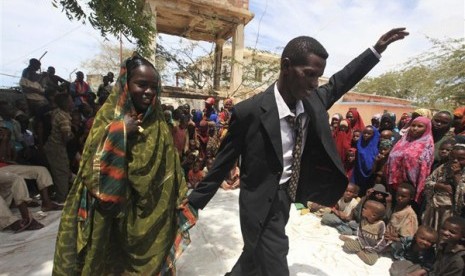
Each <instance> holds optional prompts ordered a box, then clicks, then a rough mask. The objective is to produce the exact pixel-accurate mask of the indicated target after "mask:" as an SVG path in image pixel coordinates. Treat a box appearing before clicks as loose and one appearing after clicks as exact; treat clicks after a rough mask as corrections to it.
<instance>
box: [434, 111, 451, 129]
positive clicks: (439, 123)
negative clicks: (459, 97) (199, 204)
mask: <svg viewBox="0 0 465 276" xmlns="http://www.w3.org/2000/svg"><path fill="white" fill-rule="evenodd" d="M451 122H452V118H451V117H450V116H449V115H447V114H446V113H437V114H436V115H434V116H433V119H432V120H431V124H432V127H433V131H441V130H447V129H449V126H450V124H451Z"/></svg>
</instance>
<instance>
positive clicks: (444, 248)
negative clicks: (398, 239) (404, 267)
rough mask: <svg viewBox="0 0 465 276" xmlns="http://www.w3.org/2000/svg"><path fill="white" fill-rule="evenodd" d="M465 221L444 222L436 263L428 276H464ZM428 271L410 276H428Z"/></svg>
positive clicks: (461, 219)
mask: <svg viewBox="0 0 465 276" xmlns="http://www.w3.org/2000/svg"><path fill="white" fill-rule="evenodd" d="M464 258H465V219H464V218H462V217H459V216H453V217H449V218H448V219H446V221H444V223H443V224H442V227H441V231H440V232H439V242H438V248H437V251H436V261H435V262H434V264H433V269H432V270H431V272H430V273H428V275H448V276H462V275H463V273H464V268H465V261H464ZM426 273H427V271H426V269H424V268H422V269H419V270H416V271H414V272H412V273H410V274H409V275H413V276H415V275H426Z"/></svg>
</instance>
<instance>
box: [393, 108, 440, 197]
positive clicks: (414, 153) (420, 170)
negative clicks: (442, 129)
mask: <svg viewBox="0 0 465 276" xmlns="http://www.w3.org/2000/svg"><path fill="white" fill-rule="evenodd" d="M413 122H420V123H423V124H425V126H426V130H425V132H424V133H423V134H422V135H421V137H419V138H416V139H413V138H412V137H411V134H410V133H411V130H409V132H408V133H407V134H406V135H404V136H402V138H401V139H400V140H399V142H397V143H396V144H395V145H394V147H393V148H392V150H391V152H390V153H389V157H388V161H387V163H386V166H385V172H384V173H385V175H386V180H387V184H388V185H390V187H391V188H392V190H396V189H397V187H398V186H399V184H401V183H403V182H409V183H411V184H412V185H413V186H414V187H416V190H417V192H416V195H415V201H416V202H417V203H420V201H421V193H422V191H423V188H424V187H425V180H426V178H427V177H428V175H429V174H430V170H431V164H432V163H433V161H434V141H433V135H432V130H431V120H430V119H428V118H426V117H423V116H420V117H417V118H416V119H415V120H413Z"/></svg>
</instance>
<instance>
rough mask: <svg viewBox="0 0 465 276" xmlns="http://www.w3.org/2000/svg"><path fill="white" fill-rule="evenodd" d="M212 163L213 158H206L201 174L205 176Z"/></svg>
mask: <svg viewBox="0 0 465 276" xmlns="http://www.w3.org/2000/svg"><path fill="white" fill-rule="evenodd" d="M214 161H215V157H210V158H207V161H206V162H205V168H203V174H204V175H207V173H208V171H209V170H210V169H211V167H212V166H213V162H214Z"/></svg>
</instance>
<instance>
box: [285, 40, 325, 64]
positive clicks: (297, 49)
mask: <svg viewBox="0 0 465 276" xmlns="http://www.w3.org/2000/svg"><path fill="white" fill-rule="evenodd" d="M309 54H314V55H317V56H319V57H320V58H322V59H327V58H328V52H326V49H325V48H324V47H323V45H321V43H320V42H318V41H317V40H316V39H314V38H313V37H309V36H299V37H296V38H294V39H292V40H291V41H289V42H288V43H287V45H286V47H284V50H283V53H282V55H281V59H284V58H288V59H289V60H290V61H291V62H292V64H293V65H302V64H303V63H304V62H305V60H306V58H307V56H308V55H309Z"/></svg>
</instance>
